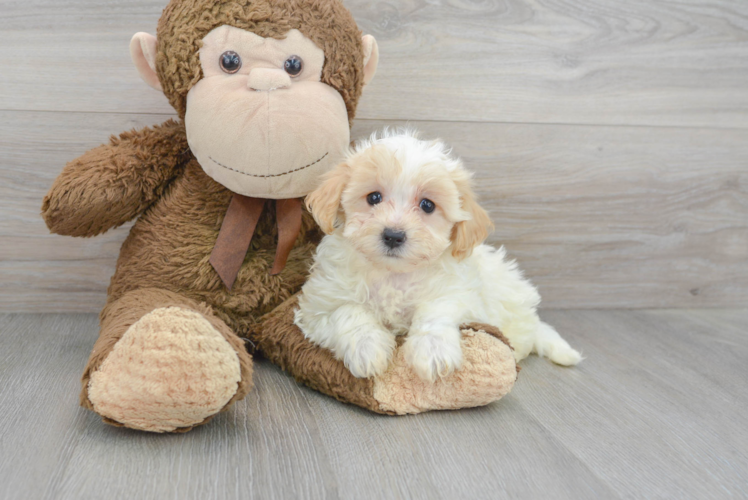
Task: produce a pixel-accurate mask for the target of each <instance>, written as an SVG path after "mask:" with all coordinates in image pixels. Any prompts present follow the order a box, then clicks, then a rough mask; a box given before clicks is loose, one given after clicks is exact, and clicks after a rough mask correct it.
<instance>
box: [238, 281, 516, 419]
mask: <svg viewBox="0 0 748 500" xmlns="http://www.w3.org/2000/svg"><path fill="white" fill-rule="evenodd" d="M296 308H297V296H294V297H292V298H290V299H288V300H287V301H285V302H284V303H283V304H281V305H280V306H278V308H276V309H275V310H274V311H273V312H271V313H269V314H268V315H266V316H265V317H264V318H262V321H261V325H260V327H259V328H258V331H256V332H255V333H254V336H253V339H252V340H253V341H255V342H256V344H257V348H258V349H259V350H260V351H261V352H262V353H263V354H264V355H265V356H266V357H267V358H268V359H270V361H272V362H273V363H275V364H277V365H278V366H280V367H281V368H283V369H284V370H286V371H287V372H289V373H290V374H291V375H293V377H294V378H295V379H296V380H298V381H299V382H302V383H304V384H306V385H308V386H309V387H311V388H313V389H315V390H318V391H320V392H322V393H324V394H327V395H329V396H332V397H334V398H336V399H338V400H340V401H344V402H347V403H353V404H355V405H358V406H361V407H363V408H366V409H368V410H371V411H375V412H377V413H386V414H397V415H403V414H408V413H420V412H423V411H428V410H446V409H457V408H469V407H474V406H483V405H486V404H488V403H491V402H493V401H496V400H498V399H500V398H502V397H503V396H505V395H506V394H507V393H509V391H510V390H511V389H512V387H513V386H514V382H515V380H516V379H517V371H518V370H517V365H516V363H515V361H514V355H513V353H512V348H511V347H510V346H509V343H508V342H507V341H506V339H505V338H504V337H503V336H502V335H501V333H500V332H499V331H498V329H496V328H494V327H491V326H488V325H478V324H471V325H464V326H463V327H462V340H461V345H462V352H463V366H462V368H461V369H460V370H457V371H455V372H453V373H452V374H451V375H450V376H448V377H446V378H441V379H439V380H437V381H436V382H435V383H433V384H432V383H429V382H424V381H423V380H421V379H420V378H419V377H418V376H417V375H416V374H415V372H414V371H413V370H412V369H411V368H410V367H409V366H408V365H407V364H406V362H405V357H404V355H403V354H402V352H401V351H400V349H399V347H398V349H397V350H396V351H395V354H394V356H393V359H392V361H391V363H390V366H389V368H388V369H387V371H386V372H385V373H384V374H382V375H381V376H378V377H374V378H370V379H361V378H356V377H354V376H353V375H351V373H350V372H349V371H348V369H347V368H346V367H345V366H344V365H343V362H342V361H338V360H336V359H335V358H334V357H333V355H332V353H331V352H330V351H329V350H327V349H323V348H321V347H318V346H316V345H314V344H312V343H311V342H310V341H308V340H307V339H306V338H305V337H304V335H303V334H302V333H301V330H299V328H298V327H297V326H296V325H294V323H293V316H294V310H295V309H296Z"/></svg>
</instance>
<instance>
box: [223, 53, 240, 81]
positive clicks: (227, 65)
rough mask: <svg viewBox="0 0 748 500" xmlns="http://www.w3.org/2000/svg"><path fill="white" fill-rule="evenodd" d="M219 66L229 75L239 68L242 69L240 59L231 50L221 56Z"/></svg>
mask: <svg viewBox="0 0 748 500" xmlns="http://www.w3.org/2000/svg"><path fill="white" fill-rule="evenodd" d="M219 64H220V65H221V69H222V70H223V72H224V73H228V74H230V75H231V74H233V73H236V72H237V71H239V68H241V67H242V58H241V57H239V54H237V53H236V52H234V51H233V50H227V51H226V52H224V53H223V54H221V58H220V60H219Z"/></svg>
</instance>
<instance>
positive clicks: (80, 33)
mask: <svg viewBox="0 0 748 500" xmlns="http://www.w3.org/2000/svg"><path fill="white" fill-rule="evenodd" d="M165 3H166V0H140V1H138V2H111V1H109V0H66V1H65V2H60V1H58V0H30V1H24V2H21V1H9V0H4V1H3V2H2V11H1V12H0V45H2V47H3V51H2V52H0V67H2V68H3V71H2V72H0V109H7V110H37V111H44V110H54V111H63V110H64V111H76V112H77V111H88V112H121V113H154V112H155V113H170V112H171V109H170V108H169V106H168V103H167V102H166V100H165V99H164V97H163V96H162V95H160V94H159V93H158V92H156V91H153V90H152V89H150V88H148V87H147V86H146V85H145V84H144V83H143V82H141V81H140V79H139V77H138V76H137V74H136V71H135V70H134V69H133V67H132V64H131V62H130V58H129V54H128V44H129V39H130V37H131V36H132V34H133V33H135V32H137V31H148V32H151V33H154V32H155V27H156V22H157V20H158V17H159V15H160V12H161V10H162V8H163V6H164V5H165ZM346 4H347V5H348V6H349V7H350V9H351V10H352V12H353V13H354V15H355V17H356V19H357V21H358V22H359V25H360V26H361V28H362V29H363V30H364V31H365V32H368V33H373V34H374V35H375V36H376V37H377V38H378V39H379V43H380V49H381V63H380V70H379V73H378V75H377V78H375V80H374V81H373V82H372V84H371V85H370V87H368V88H367V91H366V93H365V96H364V99H363V101H362V103H361V106H360V110H359V117H360V118H365V119H381V120H392V119H401V120H439V121H479V122H512V123H517V122H518V123H576V124H623V125H669V126H692V127H703V126H709V127H740V128H748V85H746V82H747V81H748V3H746V2H740V1H728V0H702V1H690V0H689V1H685V0H657V1H652V0H630V1H626V2H620V1H618V0H594V1H588V0H570V1H559V0H537V1H527V0H480V1H478V0H434V1H428V2H425V1H423V0H398V1H397V2H395V1H379V2H370V1H368V0H349V1H347V2H346Z"/></svg>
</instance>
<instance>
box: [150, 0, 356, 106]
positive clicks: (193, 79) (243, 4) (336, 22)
mask: <svg viewBox="0 0 748 500" xmlns="http://www.w3.org/2000/svg"><path fill="white" fill-rule="evenodd" d="M224 24H225V25H228V26H234V27H236V28H240V29H246V30H249V31H251V32H253V33H255V34H257V35H259V36H261V37H265V38H284V37H285V34H286V33H287V32H288V31H289V30H292V29H298V30H299V31H301V33H303V34H304V35H306V36H307V37H308V38H309V39H310V40H312V41H313V42H314V43H315V44H317V46H318V47H319V48H321V49H322V50H323V51H324V52H325V65H324V67H323V68H322V81H323V82H324V83H326V84H328V85H330V86H331V87H333V88H334V89H336V90H337V91H338V92H340V95H341V96H343V100H344V101H345V104H346V108H347V110H348V119H349V120H353V117H354V116H355V114H356V105H357V104H358V99H359V97H360V96H361V89H362V88H363V86H364V58H363V48H362V44H361V32H360V31H359V29H358V27H357V26H356V21H355V20H354V19H353V16H351V13H350V12H348V10H347V9H346V8H345V7H344V6H343V4H342V3H341V2H339V1H337V0H233V1H231V2H226V1H223V0H181V1H178V0H172V1H171V2H170V3H169V5H168V6H167V7H166V9H164V13H163V15H162V16H161V19H160V21H159V24H158V34H157V38H158V55H157V58H156V71H157V73H158V76H159V80H160V81H161V86H162V88H163V89H164V93H165V94H166V97H168V98H169V102H170V103H171V105H172V106H174V109H176V110H177V113H179V116H180V118H184V114H185V112H186V109H187V105H186V99H187V92H189V90H190V89H191V88H192V86H193V85H195V84H196V83H197V82H198V81H200V79H201V78H202V76H203V75H202V69H201V67H200V60H199V56H198V53H197V51H198V49H199V48H200V42H201V40H202V39H203V38H204V37H205V35H207V34H208V33H209V32H210V31H211V30H213V28H216V27H217V26H221V25H224Z"/></svg>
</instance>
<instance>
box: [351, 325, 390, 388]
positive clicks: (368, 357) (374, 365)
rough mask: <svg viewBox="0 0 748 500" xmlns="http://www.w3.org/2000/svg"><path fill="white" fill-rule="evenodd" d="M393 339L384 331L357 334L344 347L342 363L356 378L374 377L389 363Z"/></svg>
mask: <svg viewBox="0 0 748 500" xmlns="http://www.w3.org/2000/svg"><path fill="white" fill-rule="evenodd" d="M394 348H395V340H394V338H393V337H392V335H390V334H388V333H386V332H379V333H374V334H365V335H360V336H357V338H356V339H354V340H353V341H352V342H351V343H350V345H349V346H348V347H347V348H346V350H345V354H344V355H343V363H344V364H345V366H346V368H348V370H349V371H350V372H351V373H352V374H353V376H354V377H358V378H369V377H375V376H377V375H380V374H381V373H383V372H384V371H385V370H386V369H387V366H388V365H389V364H390V358H391V357H392V351H393V350H394Z"/></svg>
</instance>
